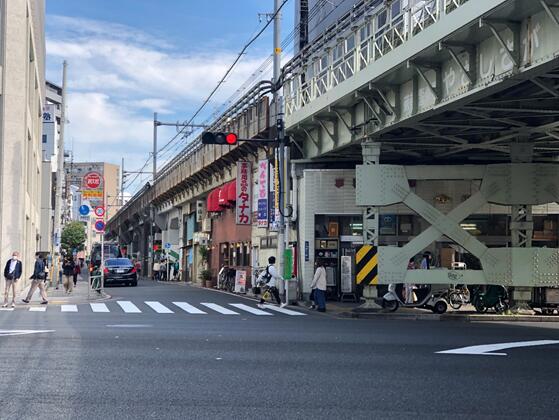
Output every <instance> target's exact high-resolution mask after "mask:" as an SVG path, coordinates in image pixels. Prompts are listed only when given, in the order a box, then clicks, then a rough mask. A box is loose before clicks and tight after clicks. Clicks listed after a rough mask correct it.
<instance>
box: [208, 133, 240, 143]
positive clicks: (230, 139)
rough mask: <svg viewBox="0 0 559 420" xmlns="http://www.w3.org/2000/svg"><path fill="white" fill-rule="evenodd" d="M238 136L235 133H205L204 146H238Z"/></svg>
mask: <svg viewBox="0 0 559 420" xmlns="http://www.w3.org/2000/svg"><path fill="white" fill-rule="evenodd" d="M237 140H238V138H237V135H236V134H235V133H213V132H211V131H205V132H204V133H202V144H221V145H231V146H232V145H235V144H237Z"/></svg>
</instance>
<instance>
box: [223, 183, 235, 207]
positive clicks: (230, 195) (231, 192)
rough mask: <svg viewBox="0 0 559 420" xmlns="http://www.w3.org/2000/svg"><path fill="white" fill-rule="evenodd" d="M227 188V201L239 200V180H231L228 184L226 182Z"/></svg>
mask: <svg viewBox="0 0 559 420" xmlns="http://www.w3.org/2000/svg"><path fill="white" fill-rule="evenodd" d="M225 188H226V189H227V194H226V195H227V201H231V202H233V203H234V202H235V201H237V181H231V182H229V183H228V184H225Z"/></svg>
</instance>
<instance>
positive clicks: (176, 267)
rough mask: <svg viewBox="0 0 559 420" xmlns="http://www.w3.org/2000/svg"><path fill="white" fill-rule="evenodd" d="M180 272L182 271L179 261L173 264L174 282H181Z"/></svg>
mask: <svg viewBox="0 0 559 420" xmlns="http://www.w3.org/2000/svg"><path fill="white" fill-rule="evenodd" d="M179 271H180V265H179V261H178V260H177V261H175V262H174V263H173V280H175V281H177V280H179Z"/></svg>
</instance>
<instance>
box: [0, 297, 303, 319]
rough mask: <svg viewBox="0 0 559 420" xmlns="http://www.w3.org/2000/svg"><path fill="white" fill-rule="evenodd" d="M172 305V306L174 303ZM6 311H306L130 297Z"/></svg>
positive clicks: (267, 313) (291, 313)
mask: <svg viewBox="0 0 559 420" xmlns="http://www.w3.org/2000/svg"><path fill="white" fill-rule="evenodd" d="M171 304H172V305H171ZM1 309H2V311H6V312H13V311H20V310H22V309H23V310H27V311H29V312H65V313H66V312H73V313H75V312H81V313H84V312H86V313H94V314H98V313H124V314H142V313H152V314H153V313H156V314H168V315H173V314H177V313H186V314H189V315H210V314H218V315H237V316H238V315H254V316H274V315H286V316H304V315H306V313H304V312H299V311H295V310H292V309H287V308H280V307H278V306H274V305H265V306H264V308H263V309H258V308H256V307H255V306H251V305H249V304H245V303H228V304H217V303H214V302H200V303H198V304H191V303H188V302H171V303H166V302H165V303H161V302H159V301H143V302H136V303H134V302H132V301H129V300H117V301H108V302H95V303H84V304H79V305H70V304H66V305H60V306H56V305H49V306H46V305H41V306H30V307H26V306H25V307H23V308H22V307H21V306H18V308H15V309H14V308H1Z"/></svg>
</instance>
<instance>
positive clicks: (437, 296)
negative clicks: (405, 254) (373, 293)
mask: <svg viewBox="0 0 559 420" xmlns="http://www.w3.org/2000/svg"><path fill="white" fill-rule="evenodd" d="M404 287H405V286H404V285H403V284H390V285H388V292H387V293H386V294H385V295H384V296H383V298H382V307H383V308H385V309H387V310H388V311H390V312H394V311H396V310H397V309H398V308H399V307H400V306H402V307H404V308H424V309H429V310H431V311H433V312H434V313H436V314H444V313H445V312H446V310H447V309H448V302H447V300H446V297H447V295H448V286H446V285H424V286H423V287H419V288H417V289H414V290H413V293H414V295H415V296H414V297H415V299H413V300H414V302H413V303H406V301H405V299H404V296H403V289H404Z"/></svg>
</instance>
